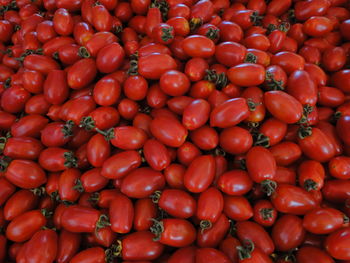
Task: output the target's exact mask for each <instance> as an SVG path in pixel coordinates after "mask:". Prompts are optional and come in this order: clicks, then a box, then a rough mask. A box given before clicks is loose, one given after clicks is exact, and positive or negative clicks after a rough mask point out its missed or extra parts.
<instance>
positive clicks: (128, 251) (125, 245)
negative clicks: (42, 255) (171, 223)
mask: <svg viewBox="0 0 350 263" xmlns="http://www.w3.org/2000/svg"><path fill="white" fill-rule="evenodd" d="M153 238H154V235H153V234H152V233H151V232H149V231H137V232H134V233H131V234H129V235H126V236H125V237H124V238H123V240H122V241H121V242H122V258H123V260H132V261H136V260H140V261H142V260H145V261H146V260H154V259H156V258H158V257H159V256H160V255H161V254H162V252H163V250H164V245H163V244H161V243H160V242H156V241H154V240H153Z"/></svg>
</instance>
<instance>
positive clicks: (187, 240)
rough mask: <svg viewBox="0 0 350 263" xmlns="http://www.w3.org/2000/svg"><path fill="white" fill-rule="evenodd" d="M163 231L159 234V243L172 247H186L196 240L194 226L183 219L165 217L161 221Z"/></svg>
mask: <svg viewBox="0 0 350 263" xmlns="http://www.w3.org/2000/svg"><path fill="white" fill-rule="evenodd" d="M161 223H162V224H163V227H164V231H163V232H162V233H160V234H159V237H157V238H158V240H159V242H160V243H161V244H164V245H168V246H172V247H186V246H189V245H190V244H192V243H193V242H194V241H195V240H196V230H195V228H194V226H193V225H192V224H191V223H190V222H189V221H187V220H185V219H178V218H167V219H163V220H162V221H161Z"/></svg>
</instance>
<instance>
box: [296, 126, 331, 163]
mask: <svg viewBox="0 0 350 263" xmlns="http://www.w3.org/2000/svg"><path fill="white" fill-rule="evenodd" d="M298 144H299V146H300V148H301V150H302V151H303V153H304V154H305V155H306V156H308V157H309V158H311V159H313V160H316V161H319V162H326V161H328V160H330V159H331V158H332V157H333V156H334V155H335V149H334V145H333V144H332V142H331V140H330V139H329V137H328V136H327V135H326V134H324V133H323V132H322V131H321V130H320V129H318V128H312V131H311V135H310V136H307V137H304V138H300V137H298Z"/></svg>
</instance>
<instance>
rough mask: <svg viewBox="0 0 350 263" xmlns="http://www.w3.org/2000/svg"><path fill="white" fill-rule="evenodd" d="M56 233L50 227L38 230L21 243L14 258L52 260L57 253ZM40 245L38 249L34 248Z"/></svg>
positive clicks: (47, 262)
mask: <svg viewBox="0 0 350 263" xmlns="http://www.w3.org/2000/svg"><path fill="white" fill-rule="evenodd" d="M57 240H58V237H57V233H56V232H55V231H54V230H51V229H44V230H39V231H38V232H36V233H35V234H34V235H33V236H32V238H31V239H30V240H29V241H28V242H27V243H25V244H24V245H23V247H22V248H21V250H20V252H19V254H18V256H17V257H16V260H17V261H18V262H23V261H25V260H26V259H28V258H30V261H31V262H43V263H50V262H53V261H54V260H55V258H56V254H57ZM38 247H40V250H38V249H36V248H38Z"/></svg>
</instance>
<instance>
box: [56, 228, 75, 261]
mask: <svg viewBox="0 0 350 263" xmlns="http://www.w3.org/2000/svg"><path fill="white" fill-rule="evenodd" d="M80 242H81V236H80V234H77V233H71V232H69V231H67V230H65V229H63V230H61V232H60V234H59V237H58V244H57V246H58V247H57V255H56V261H57V262H69V260H71V258H72V257H73V256H74V255H75V254H77V252H78V249H79V246H80Z"/></svg>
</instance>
